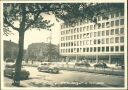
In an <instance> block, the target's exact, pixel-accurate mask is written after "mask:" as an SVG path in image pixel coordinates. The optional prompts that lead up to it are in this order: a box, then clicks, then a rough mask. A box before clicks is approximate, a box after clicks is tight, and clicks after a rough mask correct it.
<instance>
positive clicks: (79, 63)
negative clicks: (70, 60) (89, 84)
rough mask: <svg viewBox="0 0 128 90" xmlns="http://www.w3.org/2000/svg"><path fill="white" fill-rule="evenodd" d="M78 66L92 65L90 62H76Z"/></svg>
mask: <svg viewBox="0 0 128 90" xmlns="http://www.w3.org/2000/svg"><path fill="white" fill-rule="evenodd" d="M75 65H76V66H85V67H90V64H89V63H88V62H85V61H84V62H76V63H75Z"/></svg>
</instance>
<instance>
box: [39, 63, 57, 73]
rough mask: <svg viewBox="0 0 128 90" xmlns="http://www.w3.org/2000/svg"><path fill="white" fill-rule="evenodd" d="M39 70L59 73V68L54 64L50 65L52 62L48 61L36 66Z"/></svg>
mask: <svg viewBox="0 0 128 90" xmlns="http://www.w3.org/2000/svg"><path fill="white" fill-rule="evenodd" d="M37 69H38V71H39V72H41V71H42V72H47V73H55V74H57V73H59V68H57V67H56V66H52V64H51V63H50V64H49V63H43V64H41V65H40V66H39V67H38V68H37Z"/></svg>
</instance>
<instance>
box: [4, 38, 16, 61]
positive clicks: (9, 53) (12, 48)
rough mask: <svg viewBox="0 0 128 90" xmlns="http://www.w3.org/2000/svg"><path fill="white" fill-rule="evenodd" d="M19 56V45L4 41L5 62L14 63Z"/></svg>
mask: <svg viewBox="0 0 128 90" xmlns="http://www.w3.org/2000/svg"><path fill="white" fill-rule="evenodd" d="M17 55H18V44H17V43H14V42H12V41H11V40H10V41H6V40H4V60H8V61H9V60H11V61H14V60H15V59H16V58H17Z"/></svg>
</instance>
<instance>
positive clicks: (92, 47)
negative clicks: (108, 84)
mask: <svg viewBox="0 0 128 90" xmlns="http://www.w3.org/2000/svg"><path fill="white" fill-rule="evenodd" d="M106 15H107V16H108V19H105V18H104V17H102V16H98V17H97V21H98V23H97V24H96V23H94V22H91V21H89V20H83V21H80V22H77V23H75V24H73V26H70V25H66V24H62V25H61V35H60V54H61V55H63V56H67V57H69V58H70V59H71V58H73V59H75V58H77V60H82V59H86V60H90V61H92V62H96V61H104V62H108V63H120V64H123V63H124V34H125V33H124V10H120V11H119V10H118V11H117V10H114V11H112V12H109V13H106Z"/></svg>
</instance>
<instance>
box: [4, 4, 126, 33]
mask: <svg viewBox="0 0 128 90" xmlns="http://www.w3.org/2000/svg"><path fill="white" fill-rule="evenodd" d="M123 8H124V5H123V3H38V4H37V3H31V4H30V3H26V4H20V3H6V4H4V30H5V32H7V31H9V27H11V28H13V29H14V30H18V29H19V28H21V26H22V24H24V27H25V28H24V31H26V30H27V29H31V28H38V29H39V28H42V29H46V28H50V26H51V25H53V24H50V25H49V23H50V21H48V20H45V19H44V18H43V17H42V14H41V13H43V14H48V15H50V14H54V15H55V17H56V19H57V20H59V19H61V20H63V21H64V22H65V23H66V24H72V23H74V22H77V21H80V20H84V19H88V20H91V21H93V22H97V20H96V17H97V16H98V15H102V16H104V18H106V17H107V16H106V14H104V12H110V11H112V10H115V9H117V10H120V9H123ZM15 22H18V23H19V25H18V27H15V26H14V23H15ZM8 26H9V27H8ZM6 34H8V33H6Z"/></svg>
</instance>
